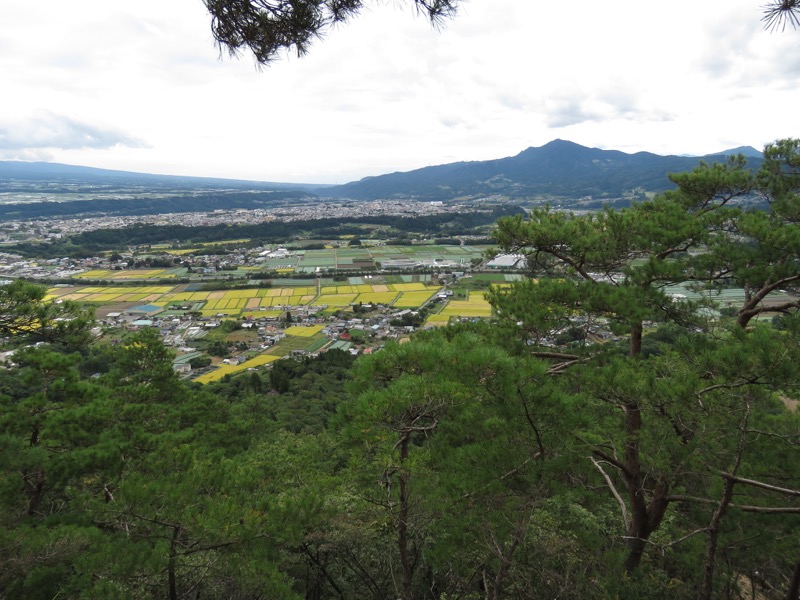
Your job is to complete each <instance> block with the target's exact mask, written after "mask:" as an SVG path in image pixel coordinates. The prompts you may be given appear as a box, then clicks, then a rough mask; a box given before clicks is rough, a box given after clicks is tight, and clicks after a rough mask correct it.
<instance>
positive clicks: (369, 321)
mask: <svg viewBox="0 0 800 600" xmlns="http://www.w3.org/2000/svg"><path fill="white" fill-rule="evenodd" d="M322 308H324V307H306V306H303V307H294V309H295V310H289V311H288V312H289V313H290V314H291V315H292V318H291V320H287V319H286V313H281V316H280V317H278V316H274V313H270V315H269V316H266V315H265V316H263V317H260V316H255V317H253V316H249V317H246V318H243V319H238V318H234V317H228V316H227V315H223V314H219V315H215V316H202V315H200V314H198V313H197V312H192V311H185V312H182V313H181V312H178V311H175V310H165V309H164V307H160V306H155V305H142V306H136V307H132V308H130V309H126V310H123V311H116V312H109V313H107V314H105V315H103V316H102V317H101V318H100V319H99V322H98V324H99V326H100V329H98V332H99V331H101V330H102V327H105V328H113V329H121V330H127V331H136V330H138V329H142V328H145V327H155V328H157V329H158V330H159V332H160V334H161V336H162V338H163V340H164V343H165V345H167V346H170V347H172V348H174V349H175V350H176V351H177V357H176V359H175V362H174V368H175V370H176V371H178V372H179V373H181V374H190V373H191V372H192V367H191V365H190V364H189V363H190V361H192V359H194V358H197V357H200V356H202V355H204V352H202V351H201V350H200V348H202V347H203V345H204V344H203V343H200V344H198V343H197V342H198V341H199V340H201V339H203V338H204V337H206V336H207V335H208V333H209V332H210V331H212V330H214V329H216V328H218V327H220V326H221V325H222V323H223V322H224V321H226V320H235V321H236V322H237V326H238V328H240V329H243V330H246V331H248V330H249V331H251V332H252V335H249V336H241V337H242V339H245V340H247V341H245V342H238V343H236V344H233V345H232V346H234V347H235V348H233V349H232V356H230V357H229V358H226V359H224V360H223V363H224V364H231V365H238V364H241V363H242V362H244V361H245V360H247V359H248V358H249V357H251V356H252V354H253V352H254V351H256V352H260V351H263V350H266V349H268V348H270V347H271V346H274V345H276V344H278V343H280V342H281V340H283V339H284V338H285V337H286V335H287V334H286V329H287V328H288V327H291V326H295V325H303V326H319V325H322V326H323V327H322V330H321V332H320V333H321V334H322V335H324V336H325V337H326V338H327V339H328V340H329V343H328V344H326V345H325V346H323V347H322V348H321V349H320V350H329V349H333V348H336V349H341V350H345V351H349V352H351V353H353V354H358V353H370V352H372V350H373V349H374V348H376V347H379V346H380V345H382V344H383V342H384V341H385V340H390V339H399V338H402V337H405V336H408V335H409V334H410V333H412V332H413V331H414V327H413V326H405V325H404V326H397V325H392V324H391V323H392V322H395V323H396V322H397V321H398V320H399V319H402V317H403V316H405V315H409V314H411V313H413V312H415V311H412V310H410V309H403V310H395V309H391V308H387V307H383V306H373V305H362V306H360V307H359V313H358V315H356V314H355V313H351V312H350V311H344V310H343V311H338V312H337V314H335V315H332V316H327V315H323V314H321V312H320V309H322ZM294 354H305V351H302V350H300V351H295V352H294Z"/></svg>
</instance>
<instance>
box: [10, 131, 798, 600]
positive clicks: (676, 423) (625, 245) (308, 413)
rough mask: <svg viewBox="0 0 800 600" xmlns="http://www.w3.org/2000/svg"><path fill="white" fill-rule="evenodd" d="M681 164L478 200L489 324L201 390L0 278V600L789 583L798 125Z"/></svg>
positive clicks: (136, 336)
mask: <svg viewBox="0 0 800 600" xmlns="http://www.w3.org/2000/svg"><path fill="white" fill-rule="evenodd" d="M673 180H674V182H675V184H676V186H677V187H676V189H675V190H674V191H670V192H667V193H665V194H663V195H661V196H658V197H656V198H655V199H653V200H651V201H647V202H642V203H640V204H636V205H633V206H631V207H630V208H625V209H620V210H613V209H607V210H604V211H601V212H597V213H592V214H586V215H572V214H567V213H561V212H555V211H551V210H548V209H541V210H536V211H534V212H533V213H531V214H530V215H529V216H527V217H525V218H523V217H521V216H506V217H502V218H500V219H499V221H498V224H497V229H496V232H495V237H496V240H497V243H498V244H499V245H500V247H501V248H502V249H504V250H507V251H516V252H524V253H526V254H527V255H528V257H529V264H530V266H531V269H532V271H533V272H534V273H535V274H536V279H531V280H529V281H525V282H520V283H516V284H514V285H512V286H511V287H508V288H498V289H495V290H494V291H493V292H492V303H493V305H494V308H495V312H496V318H495V319H493V320H492V321H488V322H480V323H464V324H461V325H458V326H450V327H446V328H442V329H438V330H432V331H425V332H420V333H419V334H417V335H415V336H414V337H413V338H412V339H411V341H409V342H408V343H405V344H395V343H387V344H386V346H385V347H384V348H383V349H382V350H381V351H379V352H376V353H373V354H372V355H369V356H362V357H359V358H358V359H356V360H354V359H353V358H352V357H351V356H350V355H349V354H344V353H341V352H328V353H323V354H321V355H320V356H319V357H316V358H303V359H300V360H295V359H286V360H284V361H280V362H278V363H277V364H276V365H275V367H274V368H273V369H272V370H270V371H266V372H257V371H254V372H248V373H245V374H243V375H241V376H238V377H233V378H229V379H227V380H222V381H220V382H219V383H214V384H209V385H208V386H205V387H202V386H199V385H197V384H192V383H187V382H184V381H182V380H180V379H178V378H177V376H176V375H175V374H174V373H173V371H172V368H171V354H170V351H168V350H167V349H166V348H165V347H164V346H163V345H162V343H161V341H160V338H159V335H158V334H157V332H155V331H154V330H151V329H144V330H141V331H138V332H133V333H128V334H125V335H122V334H119V337H113V336H112V339H110V338H109V337H108V336H106V337H105V338H104V339H103V340H102V341H93V339H92V338H91V336H90V334H89V332H90V330H91V326H92V318H91V314H89V313H87V312H86V311H85V309H83V308H82V307H81V306H78V305H76V304H73V303H71V302H62V303H60V304H53V303H49V302H47V301H45V300H44V290H42V289H41V288H38V287H36V286H33V285H30V284H27V283H24V282H15V283H13V284H11V285H9V286H6V287H4V288H0V308H2V311H0V314H1V315H2V319H0V335H3V336H5V337H6V338H7V340H8V342H9V344H11V345H12V346H14V347H16V352H15V353H14V354H13V356H12V359H11V360H12V361H13V362H12V363H11V364H9V366H8V368H6V369H4V370H2V371H0V422H2V429H1V430H0V431H2V434H0V452H2V455H3V463H2V479H0V564H2V568H0V598H9V599H11V598H29V599H39V598H41V599H45V598H47V599H51V598H54V597H64V598H120V599H122V598H169V599H170V600H173V599H178V598H232V599H233V598H241V599H268V598H269V599H275V598H285V599H307V600H312V599H313V600H322V599H328V598H330V599H345V598H347V599H359V600H360V599H365V598H372V599H375V600H384V599H386V598H401V599H403V600H412V599H426V598H427V599H431V600H445V599H447V600H455V599H463V600H478V599H493V600H499V599H520V600H522V599H533V598H576V599H578V598H580V599H585V598H631V599H634V598H636V599H640V598H703V599H706V598H789V599H794V600H796V599H797V598H798V597H799V596H800V415H799V414H798V412H797V403H798V399H799V397H800V393H798V383H800V372H798V368H797V365H798V364H800V318H799V315H798V314H797V309H798V306H799V303H798V301H797V296H796V295H795V296H791V295H789V294H788V293H789V292H792V291H793V290H794V291H796V290H797V287H798V281H800V227H798V220H800V195H798V192H800V141H798V140H786V141H782V142H778V143H776V144H774V145H772V146H768V147H767V149H766V151H765V161H764V165H763V167H762V169H761V170H760V171H759V173H758V174H756V175H754V174H753V173H751V172H750V171H748V170H747V169H745V168H744V164H743V161H742V160H738V159H733V160H731V161H729V162H728V163H725V164H717V165H701V166H700V167H698V168H697V169H696V170H695V171H693V172H691V173H686V174H681V175H676V176H674V178H673ZM753 193H760V194H763V195H764V197H765V198H766V199H767V202H768V209H767V210H752V209H750V210H748V209H744V208H742V207H741V206H739V205H737V204H736V203H735V202H734V200H735V199H736V198H737V197H740V196H742V195H745V194H753ZM678 284H683V285H685V286H690V287H692V288H693V289H698V290H699V289H701V288H702V289H719V288H724V287H736V288H737V289H742V290H744V300H743V301H742V302H740V303H739V304H737V305H730V306H725V307H720V306H719V305H717V304H715V303H712V302H711V300H710V299H709V296H707V295H702V294H697V295H696V296H693V297H686V296H685V295H679V294H675V293H671V292H670V290H669V287H670V286H675V285H678ZM776 294H780V295H778V296H776ZM787 297H788V299H787ZM720 308H724V310H721V311H720V310H719V309H720ZM720 312H722V313H723V316H720ZM724 315H727V316H724ZM36 342H38V343H36Z"/></svg>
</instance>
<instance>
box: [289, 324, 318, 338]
mask: <svg viewBox="0 0 800 600" xmlns="http://www.w3.org/2000/svg"><path fill="white" fill-rule="evenodd" d="M322 327H323V326H322V325H314V326H309V327H306V326H302V325H294V326H292V327H289V328H288V329H287V330H286V331H285V333H286V335H296V336H300V337H311V336H314V335H317V334H318V333H319V332H320V331H322Z"/></svg>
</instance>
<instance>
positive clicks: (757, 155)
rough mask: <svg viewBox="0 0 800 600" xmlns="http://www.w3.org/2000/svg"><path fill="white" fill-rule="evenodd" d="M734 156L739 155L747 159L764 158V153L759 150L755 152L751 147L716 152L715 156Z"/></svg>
mask: <svg viewBox="0 0 800 600" xmlns="http://www.w3.org/2000/svg"><path fill="white" fill-rule="evenodd" d="M736 154H741V155H742V156H746V157H747V158H764V153H763V152H761V151H760V150H756V149H755V148H753V147H752V146H739V147H738V148H731V149H730V150H723V151H722V152H717V155H723V156H734V155H736Z"/></svg>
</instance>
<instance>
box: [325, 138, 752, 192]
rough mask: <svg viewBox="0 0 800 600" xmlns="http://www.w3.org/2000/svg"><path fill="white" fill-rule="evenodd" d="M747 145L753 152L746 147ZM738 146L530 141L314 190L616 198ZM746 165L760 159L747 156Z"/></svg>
mask: <svg viewBox="0 0 800 600" xmlns="http://www.w3.org/2000/svg"><path fill="white" fill-rule="evenodd" d="M742 148H749V150H751V151H754V152H757V151H756V150H755V149H753V148H750V147H742ZM736 150H737V149H733V150H730V151H722V152H720V153H715V154H710V155H705V156H701V157H686V156H675V155H668V156H661V155H658V154H654V153H652V152H646V151H640V152H636V153H633V154H627V153H625V152H622V151H620V150H602V149H599V148H589V147H587V146H582V145H580V144H576V143H575V142H570V141H567V140H561V139H556V140H553V141H551V142H548V143H547V144H545V145H544V146H539V147H534V146H530V147H528V148H526V149H525V150H522V151H521V152H519V153H518V154H516V155H514V156H509V157H505V158H499V159H492V160H486V161H468V162H465V161H462V162H456V163H448V164H444V165H435V166H429V167H423V168H420V169H415V170H412V171H407V172H395V173H389V174H386V175H378V176H373V177H368V178H364V179H361V180H359V181H356V182H350V183H347V184H344V185H340V186H334V187H331V188H324V189H321V190H319V193H320V194H323V195H331V196H334V197H348V198H353V199H357V200H360V199H365V200H366V199H374V198H379V197H384V198H385V197H389V198H391V197H415V198H419V199H424V200H444V199H448V198H454V197H465V196H466V197H469V196H480V195H493V194H500V195H504V196H509V197H511V198H535V197H558V198H573V199H575V198H583V197H592V198H596V199H600V200H602V199H618V198H623V197H630V196H631V195H632V194H634V195H635V194H642V193H646V192H662V191H665V190H667V189H671V188H672V187H674V186H673V184H672V182H671V181H670V180H669V173H676V172H681V171H689V170H691V169H693V168H695V167H696V166H697V165H698V164H699V162H700V161H701V160H705V161H707V162H719V161H722V160H725V157H726V156H728V155H730V154H736V153H737V152H736ZM750 160H751V164H753V165H754V166H756V167H757V166H758V165H757V164H755V163H759V162H760V158H759V157H756V156H752V157H750Z"/></svg>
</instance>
